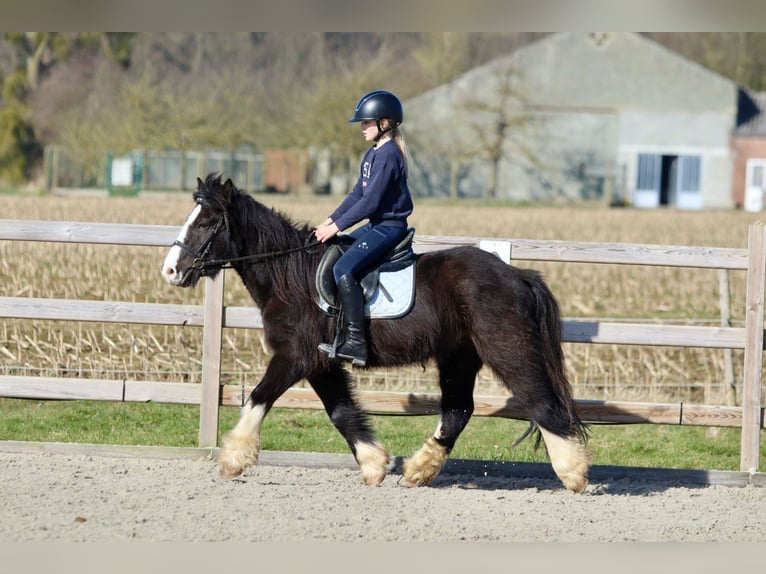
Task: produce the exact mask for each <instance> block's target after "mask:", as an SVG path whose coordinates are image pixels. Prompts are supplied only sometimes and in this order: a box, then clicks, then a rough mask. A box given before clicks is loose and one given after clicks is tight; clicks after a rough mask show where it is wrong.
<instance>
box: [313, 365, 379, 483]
mask: <svg viewBox="0 0 766 574" xmlns="http://www.w3.org/2000/svg"><path fill="white" fill-rule="evenodd" d="M308 381H309V384H311V386H312V387H313V389H314V391H316V393H317V395H318V396H319V399H320V400H321V401H322V404H323V405H324V408H325V410H326V411H327V415H328V416H329V417H330V420H331V421H332V423H333V425H335V428H336V429H338V432H340V434H341V435H342V436H343V438H344V439H346V443H347V444H348V446H349V448H350V449H351V452H352V453H353V454H354V458H356V462H357V463H358V464H359V468H360V470H361V471H362V482H364V484H366V485H368V486H378V485H379V484H380V483H381V482H383V479H384V478H385V477H386V473H387V472H388V469H387V466H388V462H389V460H390V457H389V454H388V452H386V449H385V448H383V446H382V445H381V444H380V442H378V440H377V439H376V438H375V434H374V432H373V430H372V427H371V426H370V423H369V419H368V417H367V415H366V414H365V413H364V411H363V410H362V409H361V407H360V406H359V404H358V403H357V402H356V400H355V399H354V396H353V394H352V392H351V381H350V380H349V376H348V372H347V371H346V370H345V369H344V368H343V367H341V366H339V365H338V364H336V363H330V364H329V367H328V368H327V369H323V370H320V371H317V372H316V373H313V374H311V375H310V376H309V377H308Z"/></svg>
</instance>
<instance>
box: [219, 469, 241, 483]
mask: <svg viewBox="0 0 766 574" xmlns="http://www.w3.org/2000/svg"><path fill="white" fill-rule="evenodd" d="M241 474H242V470H241V469H239V470H238V469H231V468H225V467H222V466H219V467H218V476H220V477H221V478H223V479H225V480H230V479H232V478H237V477H238V476H240V475H241Z"/></svg>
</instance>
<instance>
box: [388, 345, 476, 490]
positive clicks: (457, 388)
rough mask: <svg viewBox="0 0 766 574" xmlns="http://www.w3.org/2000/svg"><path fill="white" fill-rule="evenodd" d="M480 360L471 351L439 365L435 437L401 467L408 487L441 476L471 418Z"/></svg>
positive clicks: (450, 358)
mask: <svg viewBox="0 0 766 574" xmlns="http://www.w3.org/2000/svg"><path fill="white" fill-rule="evenodd" d="M480 368H481V360H480V359H479V357H478V356H477V355H476V352H475V351H474V349H473V348H471V349H470V350H465V349H464V350H462V351H461V352H460V353H453V354H451V355H450V356H449V357H447V358H445V359H443V360H440V361H439V385H440V387H441V391H442V397H441V416H440V417H439V423H438V424H437V425H436V430H435V431H434V434H433V435H432V436H430V437H428V439H427V440H426V442H425V443H424V444H423V446H422V447H421V448H420V450H418V451H417V452H416V453H415V454H414V455H412V457H410V458H408V459H406V460H405V461H404V463H403V464H402V476H403V479H404V482H405V484H406V485H407V486H421V485H424V484H429V483H430V482H431V481H433V479H434V478H436V476H437V475H438V474H439V472H441V469H442V467H443V466H444V463H445V462H446V461H447V457H448V456H449V454H450V452H452V449H453V447H454V446H455V442H456V441H457V438H458V436H460V433H461V432H463V429H464V428H465V426H466V425H467V424H468V421H469V420H470V418H471V415H472V414H473V388H474V383H475V382H476V373H478V372H479V369H480Z"/></svg>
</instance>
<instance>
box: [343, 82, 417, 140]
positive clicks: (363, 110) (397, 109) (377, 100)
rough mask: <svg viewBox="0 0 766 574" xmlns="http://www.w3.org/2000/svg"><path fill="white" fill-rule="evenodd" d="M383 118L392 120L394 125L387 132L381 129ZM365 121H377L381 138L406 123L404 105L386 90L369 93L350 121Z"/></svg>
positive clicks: (359, 104) (360, 100) (362, 98)
mask: <svg viewBox="0 0 766 574" xmlns="http://www.w3.org/2000/svg"><path fill="white" fill-rule="evenodd" d="M383 118H386V119H388V120H391V122H392V124H393V125H392V126H391V127H390V128H387V129H385V130H384V129H381V127H380V120H382V119H383ZM364 120H376V122H377V124H378V137H380V136H382V135H383V134H384V133H386V132H387V131H389V130H391V129H393V128H395V127H396V126H398V125H399V124H401V123H402V122H403V121H404V112H403V111H402V103H401V102H400V101H399V98H397V97H396V96H395V95H394V94H392V93H391V92H387V91H385V90H374V91H372V92H367V93H366V94H365V95H363V96H362V97H361V98H359V101H358V102H357V103H356V107H355V108H354V117H352V118H350V119H349V120H348V121H349V122H361V121H364Z"/></svg>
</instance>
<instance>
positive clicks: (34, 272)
mask: <svg viewBox="0 0 766 574" xmlns="http://www.w3.org/2000/svg"><path fill="white" fill-rule="evenodd" d="M258 199H259V200H260V201H262V202H263V203H265V204H267V205H273V206H275V207H276V208H277V209H279V210H281V211H282V212H284V213H286V214H287V215H289V216H290V217H291V218H292V219H293V220H295V221H296V222H303V221H307V222H309V223H312V224H315V223H318V222H319V221H320V220H322V219H324V217H325V216H326V214H327V213H328V212H329V211H330V210H331V208H332V207H333V205H334V203H335V201H336V200H335V199H329V198H320V197H311V198H304V199H300V200H299V199H297V198H290V197H283V196H274V195H263V196H259V197H258ZM191 207H192V203H191V197H190V195H186V194H184V195H180V196H149V197H137V198H104V197H83V196H69V197H31V196H0V210H1V211H0V212H1V213H2V218H7V219H55V220H64V221H97V222H121V223H142V224H169V225H180V224H181V223H182V222H183V219H184V218H185V216H186V214H187V213H188V211H189V210H190V209H191ZM757 219H758V215H757V214H749V213H744V212H741V211H709V212H683V211H676V210H656V211H635V210H629V209H606V208H602V207H545V208H543V207H508V206H504V205H491V206H489V205H484V206H482V205H478V204H474V203H469V204H455V205H448V204H443V203H432V202H428V201H424V200H421V201H419V202H418V203H417V205H416V210H415V214H414V216H413V217H412V219H411V223H412V224H413V225H414V226H415V227H416V228H417V231H418V232H419V233H422V234H426V235H455V236H480V237H504V238H514V237H515V238H526V239H555V240H570V241H596V242H625V243H653V244H665V245H707V246H717V247H746V245H747V227H748V225H749V224H750V223H752V222H754V221H756V220H757ZM164 254H165V249H164V248H146V247H132V248H128V247H112V246H102V245H62V244H53V243H22V242H7V241H6V242H0V295H2V296H29V297H52V298H71V299H95V300H115V301H141V302H161V303H186V304H201V303H202V300H203V289H202V288H198V289H196V290H181V289H177V288H172V287H169V286H168V285H166V284H165V283H164V281H163V280H162V278H161V277H160V274H159V269H160V264H161V262H162V259H163V257H164ZM519 265H521V266H526V267H534V268H537V269H540V270H542V271H543V273H544V274H545V276H546V278H547V280H548V282H549V284H550V286H551V288H552V289H553V292H554V293H555V294H556V296H557V298H558V299H559V302H560V304H561V308H562V314H563V315H564V317H565V318H610V319H620V318H632V319H637V318H640V319H641V320H646V321H658V320H662V321H673V322H679V323H693V324H700V322H702V321H704V322H706V323H709V324H710V323H712V324H716V323H718V322H719V321H720V309H719V277H718V272H717V270H697V269H677V268H660V267H637V266H617V265H595V264H582V263H580V264H573V263H566V264H562V263H545V262H534V261H522V262H519ZM730 282H731V294H732V295H731V306H732V316H733V323H734V324H735V325H737V324H741V323H742V318H743V313H744V299H745V289H744V272H732V273H731V277H730ZM226 303H227V304H228V305H248V304H250V300H249V299H248V296H247V294H246V293H245V291H244V289H243V288H242V285H241V283H240V281H239V279H238V278H237V277H236V276H235V275H233V274H230V275H228V276H227V300H226ZM201 334H202V333H201V329H196V328H191V327H190V328H180V327H179V328H176V327H157V326H136V325H133V326H130V325H126V326H122V325H108V324H99V323H71V322H46V321H16V320H13V321H10V320H6V321H3V323H2V327H0V374H25V375H42V376H76V377H98V378H114V379H141V380H168V381H191V382H198V381H199V379H200V376H201V373H200V369H201V364H200V357H201V350H200V342H201ZM565 347H566V348H565V351H566V355H567V361H568V369H569V374H570V378H571V380H572V383H573V385H574V386H575V392H576V396H577V397H578V398H593V399H613V400H653V401H663V400H674V401H675V400H681V401H685V402H705V403H727V402H729V401H730V400H731V399H730V389H729V387H728V385H727V384H726V383H725V379H726V377H725V366H724V353H723V351H721V350H709V349H682V348H660V347H639V346H617V345H586V344H572V343H567V344H566V345H565ZM267 361H268V356H267V355H265V353H264V350H263V348H262V345H261V339H260V333H259V332H258V331H254V330H245V329H227V330H226V332H225V334H224V377H225V380H226V381H227V382H231V383H236V384H241V383H244V384H247V385H250V384H255V383H257V382H258V380H259V377H260V375H261V373H262V372H263V370H264V368H265V364H266V362H267ZM741 364H742V356H741V353H740V352H738V351H735V352H734V368H735V381H738V380H739V378H740V370H741ZM434 381H435V377H434V372H433V371H432V369H431V368H430V367H429V368H427V369H426V370H425V371H424V370H423V369H421V368H412V369H400V370H392V371H380V372H371V373H366V374H364V375H362V376H359V377H358V384H359V386H360V388H365V389H378V390H418V391H429V390H434V389H435V384H434ZM477 391H478V392H480V393H483V394H505V391H504V389H503V388H502V387H501V386H499V385H498V384H497V383H496V381H494V379H493V378H492V374H491V373H489V372H482V374H481V376H480V380H479V381H478V386H477Z"/></svg>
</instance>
